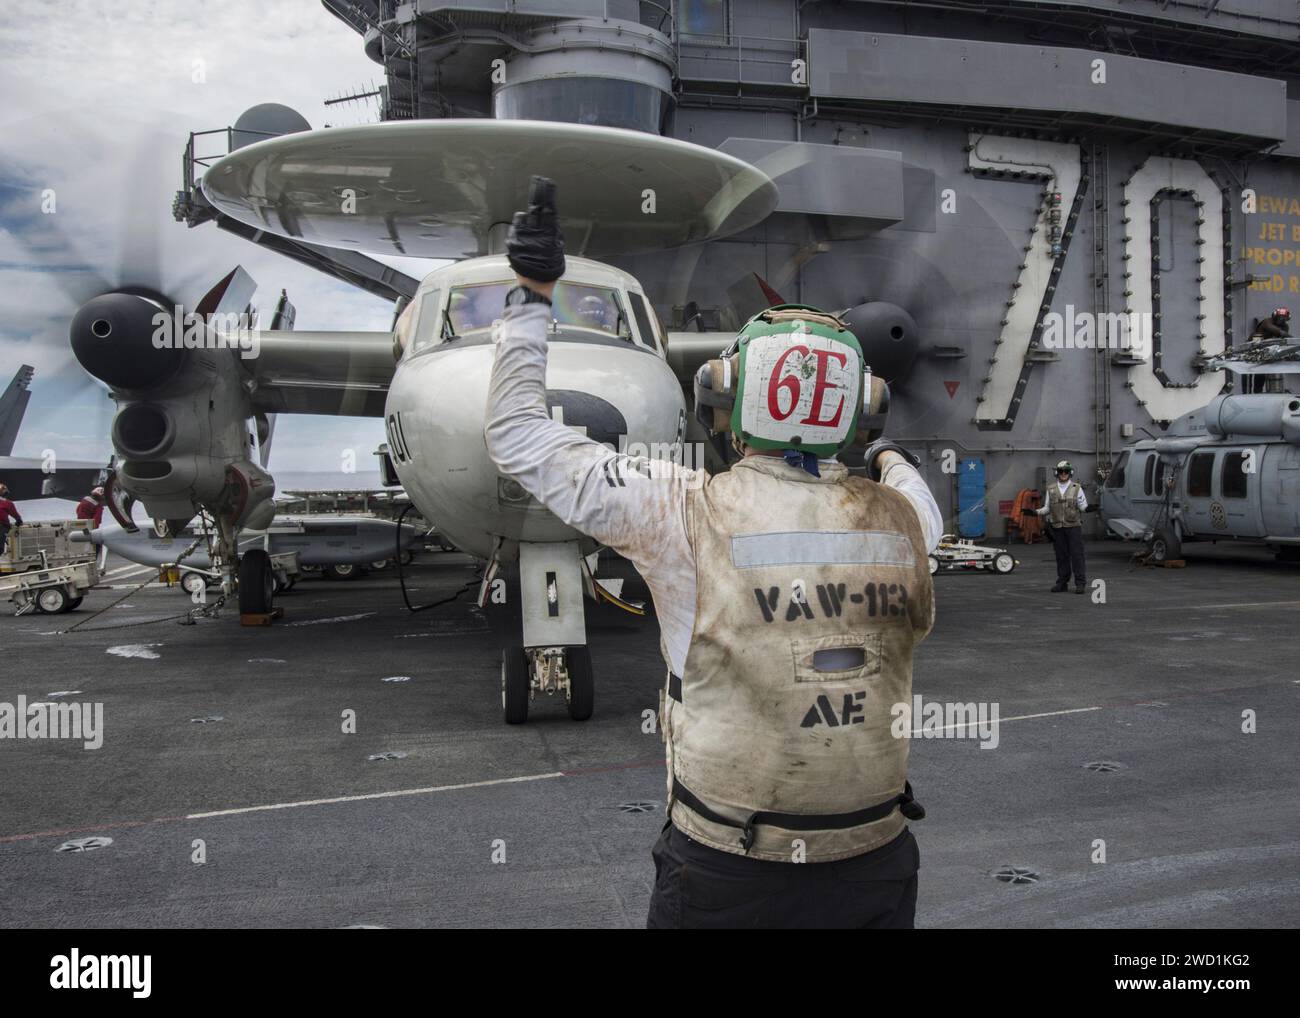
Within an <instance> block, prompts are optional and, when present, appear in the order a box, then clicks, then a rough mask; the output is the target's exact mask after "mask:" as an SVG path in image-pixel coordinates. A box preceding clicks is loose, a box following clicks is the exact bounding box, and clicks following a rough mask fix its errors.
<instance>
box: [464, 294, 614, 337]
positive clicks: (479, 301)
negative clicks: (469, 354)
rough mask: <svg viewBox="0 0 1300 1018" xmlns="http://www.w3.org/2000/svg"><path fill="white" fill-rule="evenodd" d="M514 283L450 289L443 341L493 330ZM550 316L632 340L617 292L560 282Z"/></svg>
mask: <svg viewBox="0 0 1300 1018" xmlns="http://www.w3.org/2000/svg"><path fill="white" fill-rule="evenodd" d="M514 285H515V284H514V282H513V281H510V282H500V283H476V284H471V285H465V286H453V287H452V288H451V293H450V296H449V297H448V304H447V317H446V320H445V322H444V325H443V338H444V339H450V338H453V337H454V336H465V335H468V334H470V333H472V332H478V331H480V330H483V329H490V328H492V323H493V322H495V321H497V320H499V319H500V318H501V312H502V311H503V310H504V309H505V302H506V294H507V293H508V292H509V291H510V290H511V289H512V288H513V287H514ZM551 314H552V317H553V318H554V319H555V321H556V323H558V324H559V325H563V326H566V327H568V328H574V329H590V330H592V331H593V332H603V333H605V334H607V335H610V336H620V337H621V338H623V339H629V340H630V339H631V335H630V333H631V330H630V328H629V326H628V323H627V318H626V316H625V315H624V314H623V312H622V310H621V305H620V304H619V299H618V293H617V291H615V290H613V289H611V288H610V287H606V286H589V285H587V284H585V283H568V282H560V283H557V284H556V285H555V292H554V294H553V295H552V297H551Z"/></svg>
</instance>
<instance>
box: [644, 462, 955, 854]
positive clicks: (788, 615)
mask: <svg viewBox="0 0 1300 1018" xmlns="http://www.w3.org/2000/svg"><path fill="white" fill-rule="evenodd" d="M821 474H822V476H821V477H820V478H817V477H813V476H812V475H811V474H808V473H806V472H804V471H803V470H800V469H798V468H794V467H791V466H789V465H788V464H786V463H785V462H784V460H782V459H781V458H779V457H770V456H749V457H747V458H745V459H743V460H741V461H740V462H738V463H736V464H734V465H733V466H732V467H731V469H730V471H728V472H726V473H723V474H719V475H717V476H716V477H713V478H711V479H710V480H709V481H707V482H706V483H705V484H704V485H703V486H702V487H701V488H699V489H697V490H692V491H690V492H688V493H687V497H686V527H687V534H688V536H689V539H690V542H691V546H692V548H693V550H694V552H695V561H696V606H695V627H694V630H693V631H692V633H691V642H690V647H689V649H688V651H687V656H686V664H685V667H684V669H683V672H684V674H683V675H682V676H681V677H680V680H679V679H678V677H676V676H670V677H669V682H668V689H667V690H666V691H665V692H666V693H667V696H666V698H665V699H664V701H663V705H664V710H663V711H662V712H661V715H662V719H663V733H664V740H665V742H666V743H667V750H668V752H667V755H668V784H669V803H670V807H669V809H670V816H671V818H672V822H673V823H674V824H675V825H676V826H677V828H678V829H679V830H681V831H683V832H684V833H686V834H688V835H689V836H690V837H692V838H694V839H695V840H696V841H700V842H702V843H704V844H706V845H709V846H711V847H713V848H716V849H721V850H722V851H724V852H733V853H736V854H741V855H746V856H748V857H750V858H754V859H764V860H770V861H775V862H792V861H796V848H797V846H796V844H795V842H796V839H798V840H799V841H801V842H802V843H803V851H802V861H806V862H828V861H831V860H834V859H843V858H848V857H850V856H854V855H859V854H861V853H863V852H868V851H870V850H871V849H873V848H877V847H879V846H881V845H884V844H885V843H886V842H888V841H890V840H891V839H893V838H894V837H896V836H897V835H898V834H899V833H900V832H901V831H902V829H903V826H904V817H903V815H902V814H901V813H900V811H899V808H898V807H899V802H900V799H902V801H906V798H910V797H906V798H905V797H904V795H903V794H904V788H905V784H906V777H907V749H908V740H907V739H900V738H895V737H894V736H893V735H892V734H891V731H890V728H891V724H892V722H893V720H894V719H893V717H892V716H891V713H890V709H891V708H892V707H893V705H894V704H897V703H908V704H910V703H911V697H912V650H913V648H914V647H915V646H916V644H918V643H919V642H920V641H921V640H922V639H924V637H925V635H926V634H927V633H928V632H929V631H930V627H931V625H932V624H933V619H934V597H933V588H932V585H931V580H930V571H929V567H928V559H927V550H926V547H925V539H924V536H923V533H922V531H921V525H920V522H919V520H918V519H917V516H916V511H915V510H914V509H913V508H912V506H911V504H910V503H909V502H908V501H907V499H906V498H905V497H904V496H903V495H902V494H900V493H899V492H897V491H895V490H894V489H892V488H889V487H886V486H885V485H882V484H877V483H875V482H873V481H869V480H867V479H866V478H862V477H854V476H851V475H850V474H849V473H848V471H847V470H846V468H845V467H844V466H843V465H842V464H839V463H822V464H821ZM798 586H801V588H802V591H803V596H802V598H797V597H795V596H794V593H795V590H796V588H797V587H798ZM818 651H837V652H838V658H839V659H838V660H827V659H826V658H825V656H823V657H822V658H820V659H819V661H818V664H819V665H821V666H822V669H824V668H826V667H827V666H830V667H833V668H836V669H840V670H838V671H829V672H828V671H825V670H819V669H818V668H815V667H814V663H813V655H814V653H815V652H818ZM846 658H847V660H846ZM909 812H911V810H909ZM772 814H778V815H779V816H772ZM788 814H794V815H796V816H786V815H788Z"/></svg>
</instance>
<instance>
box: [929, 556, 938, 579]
mask: <svg viewBox="0 0 1300 1018" xmlns="http://www.w3.org/2000/svg"><path fill="white" fill-rule="evenodd" d="M928 558H929V559H930V575H931V576H933V575H934V574H935V573H937V572H938V571H939V560H938V559H937V558H935V557H934V556H933V555H930V556H928Z"/></svg>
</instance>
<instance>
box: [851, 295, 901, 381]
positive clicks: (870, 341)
mask: <svg viewBox="0 0 1300 1018" xmlns="http://www.w3.org/2000/svg"><path fill="white" fill-rule="evenodd" d="M840 317H841V318H843V319H844V323H845V324H846V325H847V326H848V327H849V331H850V332H852V333H853V335H854V336H856V337H857V339H858V343H859V345H861V347H862V357H863V360H865V361H866V363H867V364H868V365H869V366H870V368H871V372H872V374H875V375H879V376H880V377H881V378H883V379H884V380H885V381H887V382H891V383H892V382H899V381H902V380H903V379H904V378H906V377H907V376H908V375H909V374H911V371H912V365H913V364H914V363H915V362H916V357H917V354H918V353H919V352H920V348H921V346H920V344H921V336H920V332H919V330H918V329H917V327H916V319H914V318H913V317H912V316H911V315H909V314H908V313H907V312H906V311H905V310H903V309H902V308H901V307H899V306H898V305H897V304H891V303H890V302H889V301H886V300H873V301H868V302H867V303H865V304H859V305H857V306H856V307H852V308H849V310H848V311H846V312H844V314H843V315H841V316H840Z"/></svg>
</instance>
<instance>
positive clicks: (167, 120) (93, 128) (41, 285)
mask: <svg viewBox="0 0 1300 1018" xmlns="http://www.w3.org/2000/svg"><path fill="white" fill-rule="evenodd" d="M21 10H22V13H21V16H18V14H17V11H10V12H9V17H7V18H5V19H3V20H2V21H0V128H2V130H0V375H3V378H0V387H3V386H4V385H7V384H8V382H9V379H10V378H11V377H12V376H13V373H14V372H15V371H16V370H17V369H18V366H19V365H20V364H32V365H34V366H35V367H36V369H37V371H36V378H35V381H34V382H33V384H32V400H31V405H30V407H29V409H28V411H27V416H26V418H25V420H24V424H23V429H22V431H21V432H20V434H19V438H18V444H17V446H16V447H15V449H14V454H15V455H20V456H23V455H25V456H39V455H41V453H42V450H44V449H47V448H48V449H54V450H55V452H56V453H57V454H58V455H59V456H61V457H63V458H65V459H91V460H95V459H102V460H105V461H106V460H107V457H108V455H109V453H110V452H111V447H110V443H109V439H108V426H109V423H110V421H111V416H112V404H111V402H110V401H109V399H108V398H107V396H106V395H105V390H104V388H103V387H102V386H100V385H98V384H97V383H92V382H90V380H89V376H87V375H86V374H85V372H84V371H82V370H81V367H80V366H79V365H78V364H77V363H76V361H75V360H74V359H73V357H72V354H71V351H70V349H69V347H68V323H69V321H70V319H71V316H72V314H73V313H74V312H75V310H76V308H77V306H78V305H79V304H80V302H81V301H83V300H85V299H87V298H89V297H91V296H94V295H95V293H96V292H97V286H96V283H95V278H96V277H98V278H100V279H107V280H110V281H113V282H114V284H115V285H117V284H118V283H125V282H137V283H146V282H150V281H151V280H156V283H155V285H158V284H161V288H162V289H163V291H164V292H165V293H167V294H168V295H172V294H173V293H174V294H175V297H176V299H178V300H180V301H182V302H187V303H192V302H193V301H194V300H196V299H197V298H198V297H199V296H201V295H202V293H203V292H204V291H206V290H207V289H208V288H209V287H210V286H211V285H212V284H213V283H215V282H216V281H217V280H218V279H220V278H221V277H222V276H224V275H225V274H226V273H227V272H229V271H230V269H231V268H233V267H234V266H235V265H243V267H244V268H245V269H246V270H247V271H248V272H249V273H250V274H251V275H252V276H253V278H254V279H255V280H256V281H257V283H258V291H257V295H256V297H255V298H254V303H255V304H257V305H258V307H259V308H260V309H261V310H262V312H263V314H264V316H266V317H264V319H263V321H264V324H265V323H266V322H268V320H269V315H270V312H271V310H272V309H273V308H274V305H275V300H276V298H277V297H278V295H279V293H280V290H281V289H282V288H283V289H287V290H288V292H289V296H290V299H291V300H292V301H293V302H294V304H295V305H296V306H297V310H298V319H297V326H298V328H300V329H361V330H383V329H387V328H388V327H389V325H390V323H391V320H392V306H391V304H389V303H387V302H385V301H382V300H380V299H378V298H376V297H372V296H369V295H368V294H365V293H363V292H362V291H360V290H357V289H355V288H353V287H349V286H347V285H345V284H342V283H336V282H333V281H332V280H331V279H329V278H328V277H327V276H324V275H322V274H320V273H317V272H314V271H312V270H310V269H308V268H305V267H302V266H299V265H298V264H297V263H296V262H293V261H291V260H289V259H287V258H284V257H281V256H279V255H276V254H273V253H270V252H267V251H263V250H261V249H259V248H257V247H255V246H254V245H252V244H250V243H248V242H247V241H243V240H240V239H238V238H235V237H232V236H230V235H228V234H226V233H225V232H224V231H221V230H219V229H218V228H217V227H216V226H215V225H214V224H212V223H207V224H204V225H203V226H200V227H197V228H195V229H192V230H191V229H188V228H187V227H186V226H184V225H183V224H181V223H177V222H174V221H173V220H172V217H171V198H172V192H174V191H176V190H178V189H179V188H180V185H181V164H182V153H183V151H184V148H185V143H186V140H187V139H188V136H189V132H191V131H204V130H210V129H213V128H225V127H226V126H228V125H230V124H233V123H234V121H235V119H236V118H237V117H238V116H239V114H240V113H242V112H243V111H244V110H245V109H247V108H248V107H250V106H254V105H256V104H258V103H262V102H279V103H284V104H285V105H287V106H291V107H293V108H294V109H296V110H298V111H299V112H300V113H302V114H303V116H305V117H306V118H307V120H308V121H309V122H310V124H311V125H312V127H323V126H325V125H327V124H332V125H342V124H353V123H362V122H368V121H371V120H374V119H375V117H376V111H375V108H374V107H373V106H372V105H369V104H350V105H348V106H344V107H332V108H330V109H329V110H328V111H327V110H326V107H325V106H324V100H325V99H327V98H330V97H333V96H337V95H339V94H340V93H343V92H345V91H349V90H353V89H356V88H358V87H360V86H368V85H370V84H372V83H377V82H379V81H381V80H382V73H381V72H382V68H381V67H380V66H379V65H378V64H374V63H371V62H370V61H369V60H367V59H366V57H365V55H364V54H363V52H362V49H361V38H360V36H358V35H357V34H355V33H354V32H353V31H352V30H351V29H349V28H348V27H347V26H345V25H344V24H343V23H342V22H340V21H338V20H337V19H336V18H334V16H333V15H331V14H329V13H327V12H326V11H325V9H324V8H323V7H322V6H321V4H320V3H319V2H318V0H283V2H276V3H261V2H253V0H221V2H219V3H216V2H212V3H204V2H197V0H174V2H148V0H134V2H127V0H44V2H28V3H25V4H23V5H22V8H21ZM196 78H199V79H201V80H195V79H196ZM210 144H216V143H215V142H212V143H210ZM47 188H48V189H53V192H54V195H55V199H56V212H55V213H54V214H53V215H45V214H42V212H41V208H40V201H41V196H42V193H43V192H44V191H45V189H47ZM390 263H391V264H397V265H400V267H401V268H403V270H405V271H408V272H410V273H411V274H412V275H422V274H423V272H424V271H428V270H429V269H431V268H433V267H434V266H435V265H436V264H438V263H432V262H426V263H418V262H415V261H414V260H400V261H398V260H392V261H390ZM151 266H156V267H155V268H151ZM381 441H383V432H382V427H381V425H380V422H379V421H378V420H363V419H356V418H325V417H290V416H283V417H281V418H280V420H279V423H278V425H277V431H276V436H275V443H274V446H273V452H272V457H271V467H272V470H273V471H280V472H284V471H288V470H337V469H338V468H339V465H340V459H341V456H342V453H343V450H345V449H350V448H351V449H355V450H356V460H357V467H358V469H362V470H366V469H371V468H372V467H373V463H374V461H373V459H372V458H371V456H370V453H371V452H373V451H374V449H375V447H376V446H377V445H378V444H379V443H380V442H381Z"/></svg>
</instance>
